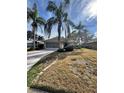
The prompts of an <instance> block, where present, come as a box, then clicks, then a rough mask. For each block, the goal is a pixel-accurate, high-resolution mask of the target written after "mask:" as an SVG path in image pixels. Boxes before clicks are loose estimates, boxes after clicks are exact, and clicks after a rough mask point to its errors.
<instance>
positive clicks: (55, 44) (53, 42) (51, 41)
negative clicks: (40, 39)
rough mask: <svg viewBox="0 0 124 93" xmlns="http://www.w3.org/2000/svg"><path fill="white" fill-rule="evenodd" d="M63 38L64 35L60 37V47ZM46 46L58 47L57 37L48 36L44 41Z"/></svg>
mask: <svg viewBox="0 0 124 93" xmlns="http://www.w3.org/2000/svg"><path fill="white" fill-rule="evenodd" d="M64 42H65V39H64V37H62V38H61V47H64ZM45 47H46V48H59V41H58V37H54V38H50V39H48V40H46V41H45Z"/></svg>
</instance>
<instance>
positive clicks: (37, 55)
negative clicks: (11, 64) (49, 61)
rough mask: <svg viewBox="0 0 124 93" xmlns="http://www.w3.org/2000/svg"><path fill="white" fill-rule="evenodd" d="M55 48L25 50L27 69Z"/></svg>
mask: <svg viewBox="0 0 124 93" xmlns="http://www.w3.org/2000/svg"><path fill="white" fill-rule="evenodd" d="M56 50H57V49H44V50H35V51H29V52H27V71H28V70H29V69H30V68H31V67H32V66H33V65H34V64H35V63H37V62H38V61H39V60H40V59H41V58H43V57H44V56H46V55H48V54H50V53H52V52H54V51H56Z"/></svg>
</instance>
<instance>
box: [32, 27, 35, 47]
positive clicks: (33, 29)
mask: <svg viewBox="0 0 124 93" xmlns="http://www.w3.org/2000/svg"><path fill="white" fill-rule="evenodd" d="M32 31H33V49H35V27H32Z"/></svg>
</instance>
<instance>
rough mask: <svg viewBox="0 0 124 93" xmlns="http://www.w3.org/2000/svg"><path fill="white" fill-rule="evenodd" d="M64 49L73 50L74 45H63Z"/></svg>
mask: <svg viewBox="0 0 124 93" xmlns="http://www.w3.org/2000/svg"><path fill="white" fill-rule="evenodd" d="M64 49H65V50H66V51H73V50H74V47H73V45H67V46H66V47H64Z"/></svg>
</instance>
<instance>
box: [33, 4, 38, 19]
mask: <svg viewBox="0 0 124 93" xmlns="http://www.w3.org/2000/svg"><path fill="white" fill-rule="evenodd" d="M33 12H34V17H35V18H36V17H38V9H37V4H36V3H34V5H33Z"/></svg>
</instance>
